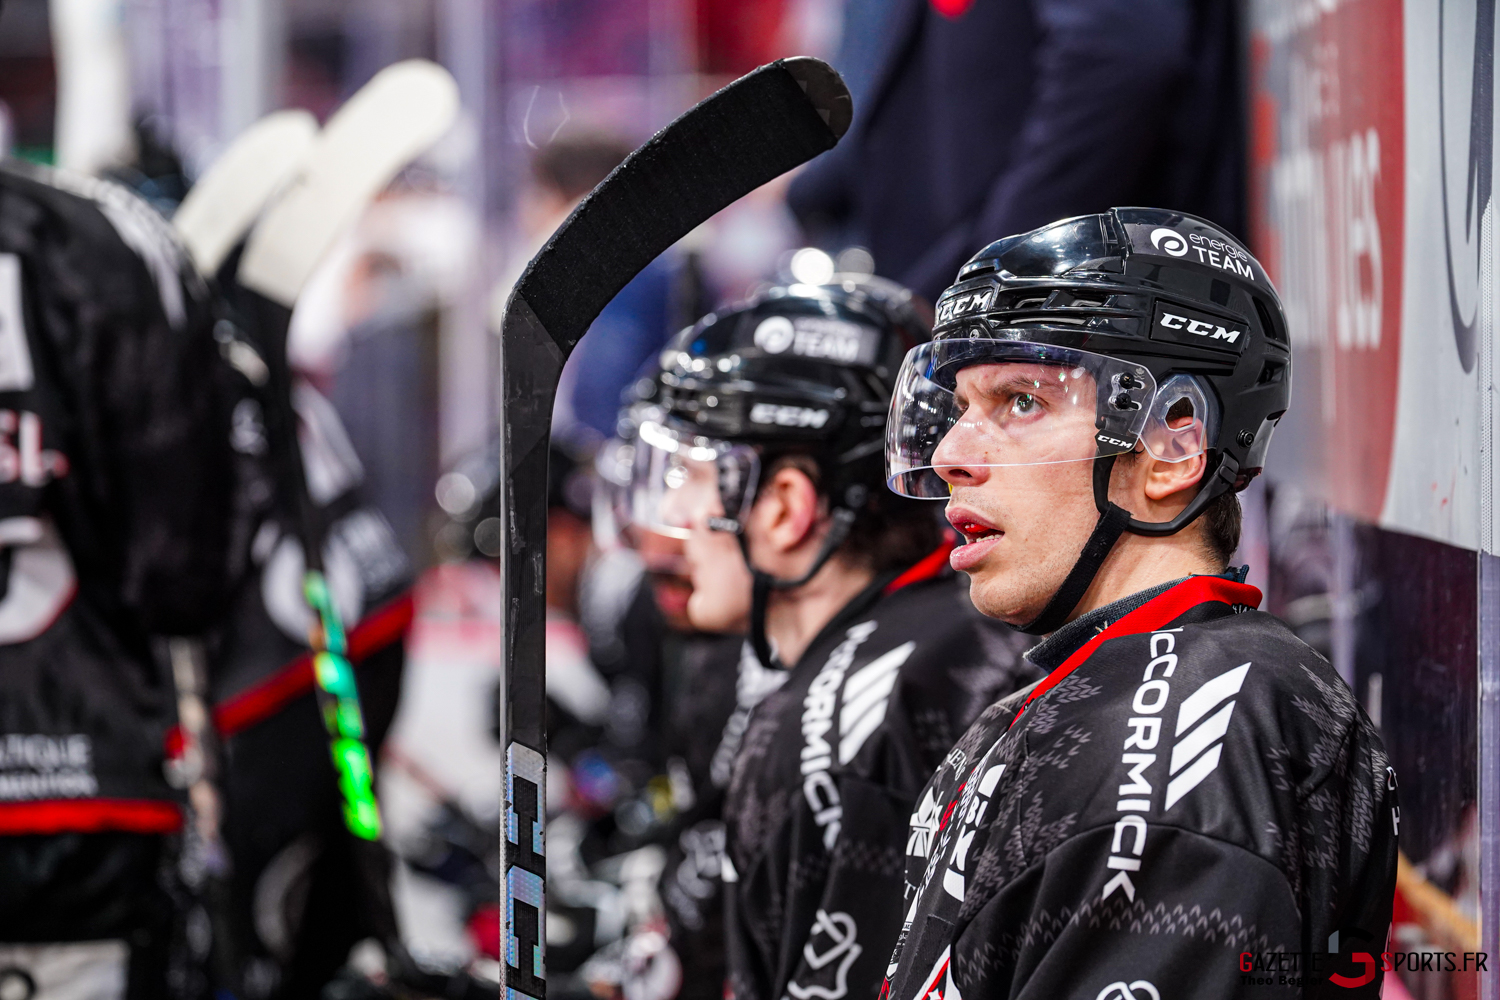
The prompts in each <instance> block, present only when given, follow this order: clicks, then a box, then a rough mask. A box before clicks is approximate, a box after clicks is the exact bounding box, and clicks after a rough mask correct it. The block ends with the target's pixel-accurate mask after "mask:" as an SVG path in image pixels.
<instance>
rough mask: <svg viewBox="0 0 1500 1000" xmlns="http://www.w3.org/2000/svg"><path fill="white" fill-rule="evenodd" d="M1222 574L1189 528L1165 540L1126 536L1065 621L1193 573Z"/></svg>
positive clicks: (1196, 535)
mask: <svg viewBox="0 0 1500 1000" xmlns="http://www.w3.org/2000/svg"><path fill="white" fill-rule="evenodd" d="M1223 571H1224V567H1223V566H1221V565H1219V564H1218V563H1217V562H1216V561H1215V560H1214V559H1213V558H1212V557H1210V556H1209V554H1208V553H1207V552H1206V551H1204V546H1203V542H1202V540H1201V538H1200V536H1199V533H1198V532H1197V531H1196V530H1193V529H1192V528H1189V529H1188V530H1185V531H1181V532H1178V533H1177V534H1175V535H1168V536H1167V537H1165V538H1147V537H1145V536H1143V535H1133V534H1130V533H1129V532H1127V533H1125V534H1123V535H1121V536H1120V540H1119V541H1118V542H1116V543H1115V547H1114V550H1113V551H1112V552H1110V554H1109V558H1108V559H1106V560H1104V565H1103V566H1100V567H1099V572H1098V573H1097V574H1095V575H1094V582H1093V583H1092V584H1090V585H1089V589H1088V590H1086V591H1085V592H1084V594H1083V598H1082V599H1081V600H1080V601H1079V602H1078V606H1077V607H1076V608H1074V609H1073V614H1072V615H1070V616H1069V618H1068V620H1069V621H1072V620H1073V619H1074V618H1078V617H1080V616H1082V615H1086V614H1088V613H1089V612H1090V611H1093V610H1094V609H1095V608H1102V607H1104V606H1105V605H1106V604H1113V603H1114V602H1115V601H1119V600H1123V599H1124V598H1126V597H1129V596H1131V595H1132V594H1139V593H1140V592H1141V591H1143V590H1146V589H1147V588H1150V587H1156V586H1159V585H1161V584H1163V583H1170V582H1171V581H1173V580H1181V579H1182V578H1183V577H1185V576H1191V575H1193V574H1195V573H1210V574H1212V573H1222V572H1223Z"/></svg>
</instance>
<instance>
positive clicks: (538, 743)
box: [501, 58, 853, 1000]
mask: <svg viewBox="0 0 1500 1000" xmlns="http://www.w3.org/2000/svg"><path fill="white" fill-rule="evenodd" d="M852 116H853V102H852V101H851V100H850V97H849V91H848V89H847V88H846V87H845V86H844V82H843V80H841V79H839V75H838V74H837V73H835V72H834V71H833V70H832V69H831V68H830V67H829V66H828V65H827V64H825V63H822V62H820V61H818V60H816V59H805V58H801V59H784V60H782V61H780V62H775V63H772V64H770V65H769V66H763V67H761V68H760V69H758V70H756V71H755V72H753V73H751V74H749V75H748V76H744V77H742V78H740V79H739V80H736V81H735V82H734V83H732V84H730V85H729V86H727V87H725V88H724V89H723V90H721V91H719V92H718V93H716V94H714V95H713V96H711V97H709V98H707V99H706V100H704V101H703V102H701V103H700V104H698V105H697V106H696V107H694V108H693V109H691V110H690V111H688V112H687V113H686V114H684V115H683V116H682V117H680V118H678V119H677V120H676V121H674V122H673V123H672V124H670V125H668V126H667V127H666V128H664V129H662V130H661V131H660V132H658V133H657V134H656V135H655V136H653V137H652V138H651V139H650V140H649V141H647V142H646V144H645V145H644V146H642V147H641V148H640V149H638V150H636V151H635V152H634V153H632V154H631V155H630V156H629V157H627V158H626V160H625V162H624V163H621V164H620V166H619V167H618V168H616V169H615V171H614V172H613V173H611V174H610V175H609V176H608V177H606V178H605V179H604V180H603V181H602V182H601V183H600V184H599V186H598V187H597V188H595V189H594V191H593V193H591V194H590V195H589V196H588V197H587V198H585V199H584V200H583V202H582V203H580V204H579V206H578V208H577V209H575V210H574V212H573V214H572V215H571V216H569V217H568V220H567V221H566V222H564V223H563V225H562V227H561V228H560V229H558V231H557V232H556V233H555V234H554V235H553V237H552V239H551V240H550V241H549V242H548V243H547V245H546V246H545V247H543V248H542V251H541V252H540V253H539V254H537V255H536V257H534V258H532V261H531V263H530V265H528V266H527V268H526V272H525V274H523V275H522V276H521V280H520V282H519V283H518V284H517V286H516V290H515V291H514V292H513V293H512V294H511V298H510V302H509V303H508V304H507V305H506V309H505V318H504V320H503V325H502V330H501V339H502V351H503V356H504V365H503V368H502V372H501V379H502V383H503V392H502V400H503V409H504V420H505V426H504V430H503V433H504V442H505V443H504V448H505V456H504V461H503V463H502V466H503V468H504V469H505V477H506V481H505V487H504V490H505V492H504V497H505V526H506V546H505V570H504V599H505V608H504V615H505V638H504V651H503V654H502V655H503V663H504V670H505V704H504V706H503V709H502V712H501V718H502V720H504V725H505V733H504V734H503V741H504V744H505V829H506V835H505V839H504V842H503V844H502V851H503V853H504V857H503V869H504V872H505V875H504V881H503V883H502V885H503V888H502V892H503V895H504V900H503V904H504V920H505V930H504V934H505V942H504V944H505V952H506V955H507V958H506V961H505V964H504V966H503V975H504V978H505V986H506V988H507V990H508V993H507V995H509V996H512V997H513V1000H514V998H522V997H534V998H538V1000H540V998H542V997H543V996H544V995H545V991H546V979H545V971H544V962H543V953H544V950H545V943H544V934H543V928H544V921H543V915H544V912H545V908H544V903H543V883H544V879H545V876H546V858H545V856H544V855H545V847H544V845H543V838H542V824H543V822H544V821H545V817H546V810H545V808H544V805H545V803H544V801H543V800H544V793H545V788H546V739H545V731H546V730H545V724H546V723H545V719H546V603H545V593H546V561H545V553H546V544H547V443H548V436H549V433H550V430H551V422H552V401H553V398H554V397H555V396H556V394H557V381H558V378H559V377H560V376H561V374H562V366H563V362H564V361H565V360H567V356H568V354H569V353H570V352H571V351H572V350H573V345H575V344H576V343H578V340H579V338H580V337H582V336H583V335H584V333H585V332H586V331H587V330H588V328H589V325H590V324H591V323H593V321H594V319H595V317H597V316H598V315H599V313H600V312H601V311H602V310H603V309H604V307H605V306H606V305H608V304H609V301H610V300H611V299H613V298H614V297H615V293H617V292H618V291H619V290H620V289H621V288H624V287H625V285H626V284H628V283H629V282H630V280H631V279H632V278H634V277H635V276H636V275H637V274H639V273H640V272H641V270H642V269H643V268H645V266H646V265H647V264H649V263H651V261H653V260H655V259H656V257H657V256H659V255H660V254H661V253H662V252H663V251H664V250H666V249H667V248H668V247H670V246H671V245H672V244H673V243H676V242H677V241H678V240H679V239H681V238H682V237H684V236H686V235H687V234H688V233H689V232H691V231H692V230H693V229H694V228H696V227H697V226H699V225H701V224H702V223H703V222H704V221H706V220H707V219H708V218H709V217H711V216H712V215H714V213H716V212H718V211H719V210H720V209H722V208H724V207H726V206H728V205H729V204H730V203H731V202H734V201H736V200H738V199H739V198H741V197H743V196H744V195H746V194H749V193H750V192H751V191H753V190H755V189H756V188H758V187H760V186H761V185H762V184H765V183H767V182H768V181H772V180H774V179H776V178H777V177H779V176H781V175H782V174H784V173H786V172H787V171H788V170H791V169H792V168H793V167H796V166H798V165H800V164H802V163H805V162H807V161H808V160H810V159H812V158H813V157H814V156H817V155H818V154H819V153H822V152H824V151H826V150H828V149H831V148H832V147H833V145H834V144H835V143H836V142H838V140H839V138H840V137H841V136H842V135H843V134H844V132H845V131H846V130H847V129H848V127H849V122H850V119H851V118H852Z"/></svg>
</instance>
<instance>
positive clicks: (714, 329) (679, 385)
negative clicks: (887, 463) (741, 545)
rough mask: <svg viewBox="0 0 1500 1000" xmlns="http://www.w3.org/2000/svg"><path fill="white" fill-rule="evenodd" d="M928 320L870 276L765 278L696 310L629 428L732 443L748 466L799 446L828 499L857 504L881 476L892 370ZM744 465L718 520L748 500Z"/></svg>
mask: <svg viewBox="0 0 1500 1000" xmlns="http://www.w3.org/2000/svg"><path fill="white" fill-rule="evenodd" d="M924 314H926V315H924ZM929 330H930V311H929V310H927V309H926V308H925V304H924V303H922V302H921V301H920V300H918V299H916V298H914V297H913V295H912V293H911V292H909V291H907V290H906V289H905V288H902V287H900V286H899V285H896V284H894V283H892V282H889V281H886V280H884V279H881V278H876V277H873V276H869V275H850V276H844V275H836V276H835V277H834V278H833V280H832V281H831V282H830V283H828V284H826V285H800V284H793V285H785V286H777V287H773V288H770V289H768V290H766V291H764V292H761V293H760V294H758V295H756V296H755V297H753V298H751V299H750V300H749V301H747V302H744V303H741V304H740V305H737V306H735V307H733V308H731V309H727V310H722V311H719V312H716V313H710V314H709V315H707V316H705V317H703V319H701V320H699V321H698V322H697V323H695V324H694V325H693V326H691V327H689V328H688V329H686V330H684V331H683V332H682V333H681V334H679V335H678V336H677V337H676V338H675V339H674V340H673V342H672V344H671V345H670V346H669V347H668V348H667V349H666V350H665V351H663V352H662V358H661V371H660V372H659V374H658V375H657V378H656V391H655V392H654V394H652V395H653V398H652V400H651V404H652V405H653V406H654V408H655V413H656V417H655V418H654V419H653V418H652V417H651V416H650V415H647V416H644V417H639V416H638V417H637V424H638V433H640V435H641V437H642V440H643V441H644V442H645V443H646V444H648V445H658V446H665V448H667V449H670V448H673V447H675V446H676V444H675V443H674V441H671V440H663V437H664V432H665V435H666V436H669V437H670V438H673V439H676V441H677V442H681V444H682V446H684V447H692V446H694V445H695V444H696V446H697V447H699V448H700V449H703V448H708V449H715V450H717V451H719V452H721V453H723V452H725V451H726V450H727V449H729V448H732V447H734V446H739V448H740V449H741V450H742V452H743V453H746V454H747V456H748V455H754V456H755V459H754V460H755V462H756V464H758V463H759V460H761V459H763V458H774V457H775V456H776V454H777V453H778V452H783V451H790V450H798V451H802V452H806V453H810V454H812V455H813V456H814V457H815V458H816V459H817V461H818V464H819V468H820V471H821V472H822V474H823V476H824V488H825V491H826V492H827V494H828V495H829V497H830V498H831V500H832V502H833V505H834V506H835V507H841V506H842V507H849V508H850V509H858V508H859V507H861V506H863V505H864V503H866V502H867V501H868V499H869V498H870V496H871V494H872V492H873V491H874V490H876V489H877V488H878V487H879V486H880V485H881V483H882V482H883V471H882V470H883V466H882V459H881V451H882V446H883V444H884V440H885V422H886V419H887V416H888V414H889V413H890V406H891V392H892V389H893V387H894V385H895V380H896V374H897V372H898V371H899V370H900V368H901V363H902V359H903V358H904V357H905V355H906V353H907V351H908V350H910V349H911V348H912V347H915V346H916V345H917V344H918V343H921V342H923V341H925V340H927V338H928V336H929ZM756 472H758V470H748V469H747V470H745V471H744V474H743V475H742V477H741V479H740V481H739V484H738V487H737V488H730V489H728V490H727V491H726V493H725V497H724V499H725V513H726V516H727V517H728V518H730V519H734V518H735V517H737V515H738V512H739V511H741V510H743V509H745V506H746V505H748V504H749V503H750V502H752V501H753V499H754V486H755V482H754V478H755V474H756ZM726 474H730V475H732V473H729V472H728V470H726ZM722 485H725V486H728V485H729V484H728V483H723V484H722ZM730 530H735V529H734V528H733V527H732V526H730Z"/></svg>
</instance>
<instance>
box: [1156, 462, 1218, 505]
mask: <svg viewBox="0 0 1500 1000" xmlns="http://www.w3.org/2000/svg"><path fill="white" fill-rule="evenodd" d="M1141 460H1142V461H1143V464H1144V465H1145V473H1146V475H1145V477H1144V478H1145V482H1144V483H1143V484H1142V485H1143V487H1144V489H1145V492H1146V499H1147V500H1150V501H1152V502H1153V503H1173V504H1176V503H1181V504H1183V505H1186V504H1187V502H1188V501H1189V500H1191V499H1192V498H1193V494H1194V491H1195V488H1196V487H1197V485H1198V484H1199V483H1200V482H1202V480H1203V473H1204V471H1205V470H1206V469H1207V468H1208V457H1207V456H1206V455H1194V456H1193V457H1192V458H1185V459H1183V460H1182V461H1180V462H1163V461H1162V460H1160V459H1157V458H1152V457H1151V456H1150V455H1142V456H1141Z"/></svg>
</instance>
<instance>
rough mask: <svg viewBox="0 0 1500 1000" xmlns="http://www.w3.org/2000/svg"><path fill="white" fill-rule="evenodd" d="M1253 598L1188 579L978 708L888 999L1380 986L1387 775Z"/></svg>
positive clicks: (1391, 820) (1381, 758) (910, 898)
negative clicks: (1036, 677)
mask: <svg viewBox="0 0 1500 1000" xmlns="http://www.w3.org/2000/svg"><path fill="white" fill-rule="evenodd" d="M1259 602H1260V593H1259V591H1257V590H1255V589H1254V588H1253V587H1247V586H1245V585H1243V584H1238V583H1232V582H1230V581H1228V580H1225V579H1223V578H1220V577H1212V576H1195V577H1189V578H1187V579H1186V580H1183V581H1179V582H1176V583H1172V584H1166V585H1163V586H1161V587H1158V588H1154V589H1153V590H1150V591H1146V592H1143V593H1141V594H1138V595H1136V596H1135V597H1133V598H1128V599H1126V600H1124V601H1121V602H1118V603H1116V604H1113V605H1110V606H1108V607H1105V608H1100V609H1098V610H1096V611H1094V612H1091V613H1090V614H1088V615H1085V616H1084V617H1082V618H1080V619H1078V620H1077V621H1075V622H1073V623H1071V624H1070V625H1068V626H1065V627H1064V628H1063V629H1061V630H1059V631H1058V632H1057V633H1055V634H1054V635H1053V636H1052V637H1051V638H1049V639H1048V640H1046V641H1045V642H1043V643H1042V644H1041V645H1039V646H1038V647H1037V648H1036V649H1034V650H1032V651H1031V653H1030V654H1028V658H1030V659H1032V660H1033V661H1035V662H1037V663H1038V665H1039V666H1041V667H1042V668H1044V669H1050V670H1051V672H1050V673H1049V674H1048V675H1047V677H1046V678H1045V679H1044V680H1043V681H1042V682H1040V683H1039V684H1037V685H1036V686H1034V687H1033V688H1032V689H1031V690H1029V691H1026V692H1021V693H1020V694H1018V695H1015V696H1013V697H1011V698H1010V699H1006V700H1003V701H1001V702H1000V703H998V704H996V705H994V706H992V707H991V708H989V709H987V710H986V711H985V713H984V714H983V715H982V716H981V717H980V719H979V721H978V722H976V723H975V724H974V726H973V728H972V729H970V730H969V732H968V733H967V734H966V735H965V736H964V737H963V739H962V740H960V741H959V743H958V745H957V746H956V747H954V749H953V751H952V752H951V753H950V754H949V755H948V757H947V759H946V760H945V761H944V762H943V765H942V767H941V768H940V769H939V770H938V772H937V774H936V775H935V776H934V777H933V779H932V781H931V782H929V783H928V785H927V788H926V789H925V790H924V791H923V793H922V796H921V800H920V802H919V804H918V806H917V808H916V810H915V812H914V814H913V816H912V819H911V829H910V834H909V837H908V840H907V844H906V861H907V907H908V908H907V913H906V920H905V928H904V929H903V931H902V940H901V943H900V944H899V945H898V947H897V949H896V951H895V954H894V956H893V957H892V959H891V964H890V967H889V968H888V970H887V976H888V978H887V980H886V983H885V986H884V989H883V992H882V997H883V1000H884V998H885V997H889V998H890V1000H960V998H963V1000H998V998H1002V997H1004V998H1016V1000H1021V998H1025V1000H1031V998H1036V1000H1043V998H1045V1000H1070V998H1076V1000H1189V998H1200V997H1201V998H1205V1000H1207V998H1214V1000H1221V998H1226V997H1238V996H1246V997H1266V996H1297V995H1303V996H1323V995H1329V996H1342V997H1359V996H1368V997H1375V996H1378V995H1379V990H1380V983H1381V979H1380V971H1379V965H1380V963H1379V961H1378V956H1379V954H1380V952H1381V950H1382V947H1383V944H1384V942H1385V938H1386V931H1387V927H1388V925H1389V923H1390V917H1391V900H1392V894H1393V891H1394V887H1395V875H1396V833H1397V825H1398V822H1399V813H1398V811H1397V805H1396V786H1395V777H1394V774H1393V773H1392V771H1391V769H1390V768H1389V766H1388V765H1387V761H1386V755H1385V750H1384V748H1383V747H1382V745H1381V742H1380V737H1379V735H1378V734H1377V733H1376V731H1375V729H1374V727H1373V726H1372V725H1371V723H1370V721H1369V719H1368V718H1367V717H1366V716H1365V714H1364V712H1363V711H1362V710H1361V709H1360V708H1359V706H1358V705H1357V704H1356V703H1355V701H1354V698H1353V697H1352V695H1351V694H1350V691H1349V689H1348V687H1347V686H1346V685H1345V684H1344V682H1343V681H1342V680H1341V679H1340V678H1339V676H1338V675H1337V674H1336V673H1334V671H1333V670H1332V668H1330V666H1329V665H1328V663H1327V662H1326V661H1325V660H1323V659H1322V658H1321V657H1320V656H1318V654H1317V653H1315V652H1314V651H1313V650H1312V649H1310V648H1309V647H1307V646H1306V645H1304V644H1303V643H1301V642H1300V641H1298V640H1297V639H1296V638H1295V637H1294V636H1293V635H1292V634H1291V632H1290V631H1288V630H1287V629H1286V627H1285V626H1283V625H1282V624H1281V622H1279V621H1277V620H1276V619H1274V618H1272V617H1270V616H1269V615H1265V614H1261V613H1259V612H1256V611H1253V610H1251V609H1252V608H1253V607H1255V606H1256V605H1257V604H1259ZM1329 975H1333V976H1337V977H1340V978H1338V979H1335V980H1333V983H1334V984H1335V985H1330V984H1329V980H1328V976H1329Z"/></svg>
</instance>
